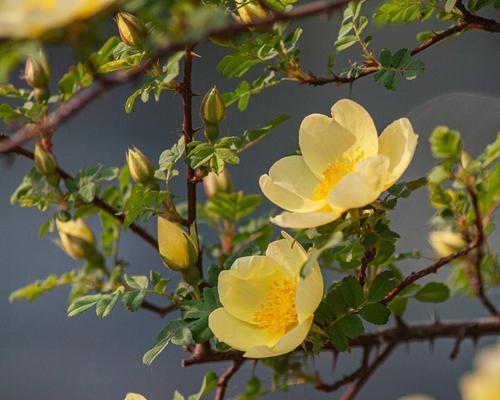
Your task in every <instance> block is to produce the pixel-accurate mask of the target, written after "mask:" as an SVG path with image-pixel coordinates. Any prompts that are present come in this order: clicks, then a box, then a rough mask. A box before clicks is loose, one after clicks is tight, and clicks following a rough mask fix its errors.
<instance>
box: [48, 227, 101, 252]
mask: <svg viewBox="0 0 500 400" xmlns="http://www.w3.org/2000/svg"><path fill="white" fill-rule="evenodd" d="M56 226H57V230H58V232H59V238H60V239H61V247H62V248H63V250H64V251H65V252H66V253H67V254H68V255H70V256H71V257H73V258H84V257H85V253H86V249H87V248H89V246H93V245H94V243H95V238H94V234H93V233H92V231H91V230H90V228H89V226H88V225H87V223H86V222H85V221H84V220H83V219H82V218H78V219H76V220H74V219H70V220H69V221H61V220H59V219H56Z"/></svg>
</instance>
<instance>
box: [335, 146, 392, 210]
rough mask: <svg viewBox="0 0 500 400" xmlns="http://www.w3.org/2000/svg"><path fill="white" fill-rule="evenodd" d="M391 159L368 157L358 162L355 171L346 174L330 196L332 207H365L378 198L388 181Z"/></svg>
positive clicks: (345, 208)
mask: <svg viewBox="0 0 500 400" xmlns="http://www.w3.org/2000/svg"><path fill="white" fill-rule="evenodd" d="M388 170H389V159H388V158H387V157H385V156H373V157H368V158H365V159H363V160H361V161H360V162H358V163H357V164H356V169H355V171H354V172H353V173H350V174H348V175H346V176H345V177H344V178H343V179H342V180H341V181H340V182H339V183H338V184H337V185H335V187H334V188H333V189H332V191H331V192H330V194H329V196H328V200H329V203H330V207H332V208H337V209H344V210H347V209H349V208H360V207H364V206H366V205H368V204H370V203H372V202H373V201H375V200H377V198H378V196H380V193H382V192H383V191H384V183H385V182H386V181H387V174H388Z"/></svg>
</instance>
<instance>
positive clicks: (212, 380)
mask: <svg viewBox="0 0 500 400" xmlns="http://www.w3.org/2000/svg"><path fill="white" fill-rule="evenodd" d="M218 382H219V380H218V378H217V374H216V373H215V372H213V371H208V372H207V373H205V376H204V377H203V381H202V382H201V388H200V390H199V392H198V393H196V394H193V395H191V396H189V398H188V400H200V399H201V398H202V396H204V395H205V394H207V393H209V392H211V391H212V390H213V389H215V388H216V387H217V383H218Z"/></svg>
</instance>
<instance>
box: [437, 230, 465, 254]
mask: <svg viewBox="0 0 500 400" xmlns="http://www.w3.org/2000/svg"><path fill="white" fill-rule="evenodd" d="M429 243H430V244H431V246H432V248H433V249H434V251H435V252H436V253H437V255H438V256H440V257H447V256H449V255H450V254H453V253H454V252H456V251H459V250H461V249H463V248H464V246H465V241H464V240H463V239H462V237H461V236H460V235H459V234H458V233H456V232H452V231H434V232H431V233H430V235H429Z"/></svg>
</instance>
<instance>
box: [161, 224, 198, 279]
mask: <svg viewBox="0 0 500 400" xmlns="http://www.w3.org/2000/svg"><path fill="white" fill-rule="evenodd" d="M158 248H159V251H160V256H161V258H162V259H163V262H164V263H165V265H166V266H167V267H168V268H170V269H172V270H174V271H184V270H188V269H190V268H193V267H195V266H196V261H197V259H198V251H197V249H196V246H195V244H194V243H193V240H192V239H191V238H190V237H189V235H188V234H187V233H186V232H185V231H184V230H183V229H182V228H181V227H180V226H179V225H177V224H175V223H174V222H171V221H169V220H167V219H165V218H162V217H158Z"/></svg>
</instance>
